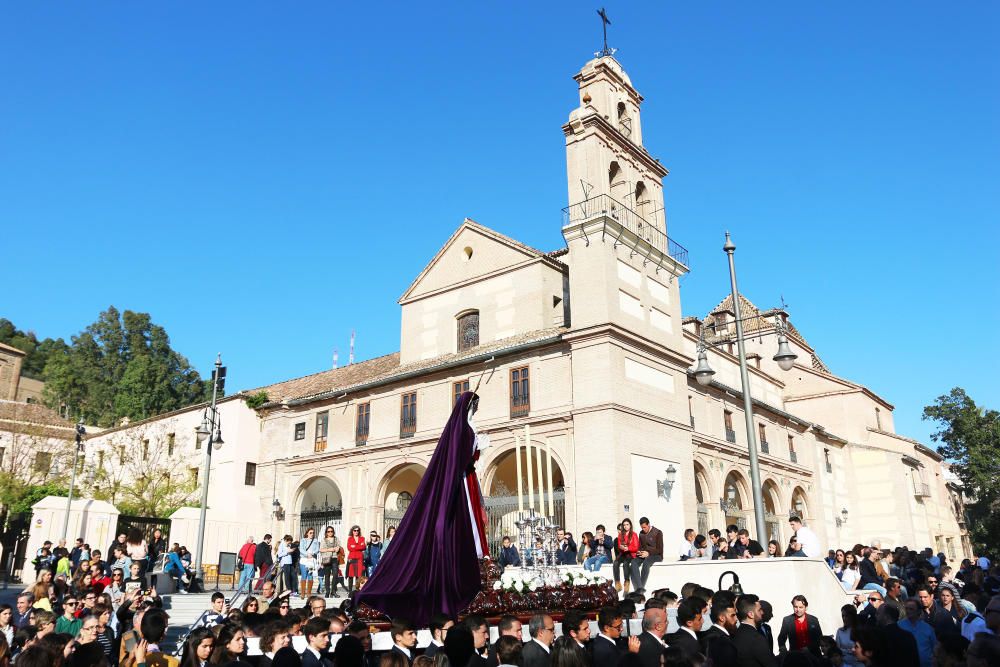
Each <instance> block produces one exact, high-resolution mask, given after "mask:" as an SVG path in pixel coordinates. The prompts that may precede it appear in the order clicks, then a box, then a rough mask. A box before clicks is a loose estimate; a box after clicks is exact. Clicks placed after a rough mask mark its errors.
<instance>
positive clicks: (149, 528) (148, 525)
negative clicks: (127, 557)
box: [91, 514, 170, 549]
mask: <svg viewBox="0 0 1000 667" xmlns="http://www.w3.org/2000/svg"><path fill="white" fill-rule="evenodd" d="M132 528H138V529H139V530H140V531H141V532H142V536H143V537H144V538H145V539H146V542H150V541H151V540H152V538H153V531H154V530H156V529H157V528H159V529H160V532H161V533H163V539H164V540H166V539H168V538H169V537H170V519H164V518H162V517H158V516H129V515H127V514H119V515H118V525H117V527H116V528H115V535H116V536H117V535H121V534H122V533H125V534H126V535H127V534H128V531H129V530H131V529H132ZM91 546H93V547H94V548H95V549H96V548H99V547H96V546H94V545H91ZM167 546H168V547H169V546H170V545H169V544H168V545H167Z"/></svg>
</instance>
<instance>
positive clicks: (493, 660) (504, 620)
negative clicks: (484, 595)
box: [425, 614, 524, 667]
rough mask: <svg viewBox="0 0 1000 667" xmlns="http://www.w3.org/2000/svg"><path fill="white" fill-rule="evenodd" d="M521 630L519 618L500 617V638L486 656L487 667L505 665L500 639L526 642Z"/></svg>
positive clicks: (498, 624)
mask: <svg viewBox="0 0 1000 667" xmlns="http://www.w3.org/2000/svg"><path fill="white" fill-rule="evenodd" d="M521 628H522V626H521V621H519V620H518V618H517V616H512V615H510V614H506V615H504V616H501V617H500V622H499V623H497V633H499V635H500V636H499V637H497V640H496V641H495V642H494V643H493V644H491V645H490V650H489V654H488V655H487V656H486V665H487V667H496V666H497V665H500V664H503V663H501V662H500V654H499V653H498V651H497V646H498V645H499V644H500V637H513V638H515V639H516V640H517V641H519V642H522V643H523V642H524V639H523V634H522V630H521ZM425 655H426V654H425Z"/></svg>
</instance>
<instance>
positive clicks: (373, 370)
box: [247, 327, 567, 403]
mask: <svg viewBox="0 0 1000 667" xmlns="http://www.w3.org/2000/svg"><path fill="white" fill-rule="evenodd" d="M565 331H567V329H566V328H565V327H549V328H547V329H538V330H535V331H526V332H524V333H521V334H518V335H516V336H510V337H508V338H503V339H500V340H495V341H492V342H489V343H483V344H482V345H478V346H477V347H473V348H470V349H468V350H462V351H461V352H455V353H451V354H444V355H441V356H438V357H433V358H431V359H422V360H420V361H414V362H412V363H409V364H405V365H403V364H400V363H399V353H398V352H394V353H392V354H387V355H385V356H384V357H376V358H375V359H369V360H367V361H362V362H359V363H357V364H352V365H350V366H344V367H343V368H336V369H332V370H328V371H323V372H321V373H315V374H313V375H307V376H305V377H301V378H296V379H294V380H288V381H286V382H279V383H277V384H273V385H269V386H267V387H261V388H259V389H254V390H251V391H249V392H247V393H251V394H252V393H255V392H259V391H264V392H267V397H268V400H269V402H271V403H277V402H281V401H289V400H297V401H303V400H321V399H323V398H326V397H328V395H329V394H333V393H336V392H344V391H350V390H352V389H355V388H357V387H360V386H363V385H366V384H369V383H373V382H391V381H392V380H393V379H395V378H402V377H404V376H407V375H411V374H414V373H420V372H431V371H433V370H434V369H436V368H439V367H442V366H447V365H451V364H457V363H461V362H462V361H463V360H466V359H473V358H475V357H478V356H481V355H484V354H497V353H502V352H504V351H505V350H510V349H512V348H516V347H521V346H524V345H530V344H531V343H535V342H542V341H545V340H549V339H552V338H555V337H558V336H559V335H560V334H562V333H563V332H565Z"/></svg>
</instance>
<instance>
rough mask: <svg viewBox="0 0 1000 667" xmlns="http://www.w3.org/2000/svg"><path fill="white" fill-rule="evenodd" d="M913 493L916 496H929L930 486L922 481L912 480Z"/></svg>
mask: <svg viewBox="0 0 1000 667" xmlns="http://www.w3.org/2000/svg"><path fill="white" fill-rule="evenodd" d="M913 495H915V496H916V497H917V498H930V497H931V487H930V485H929V484H926V483H924V482H918V481H916V480H914V481H913Z"/></svg>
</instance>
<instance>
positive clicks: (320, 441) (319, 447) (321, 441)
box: [313, 438, 326, 452]
mask: <svg viewBox="0 0 1000 667" xmlns="http://www.w3.org/2000/svg"><path fill="white" fill-rule="evenodd" d="M313 451H314V452H325V451H326V438H316V442H315V443H314V444H313Z"/></svg>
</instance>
